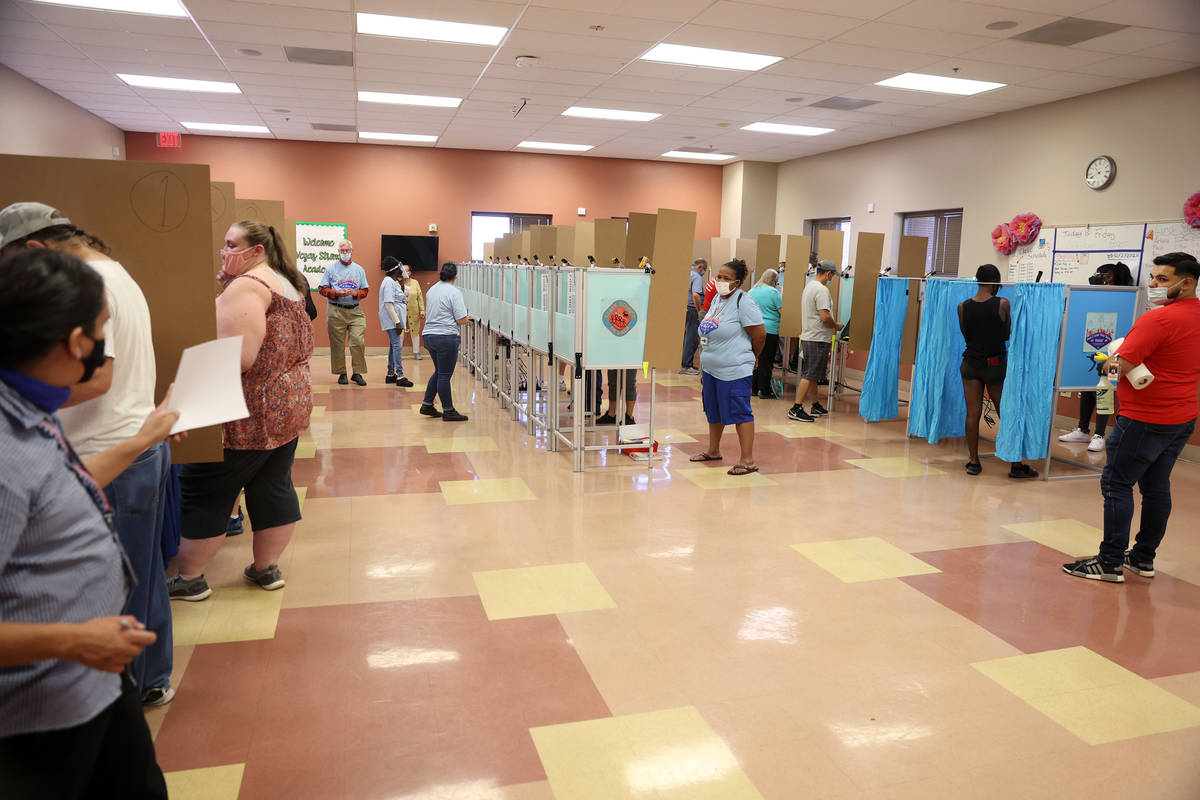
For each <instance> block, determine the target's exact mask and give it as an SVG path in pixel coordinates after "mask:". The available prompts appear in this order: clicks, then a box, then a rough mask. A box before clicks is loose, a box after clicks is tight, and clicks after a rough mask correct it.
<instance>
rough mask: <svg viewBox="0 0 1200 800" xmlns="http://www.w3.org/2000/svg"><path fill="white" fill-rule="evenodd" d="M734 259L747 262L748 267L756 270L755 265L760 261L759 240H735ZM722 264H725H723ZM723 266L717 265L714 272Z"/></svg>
mask: <svg viewBox="0 0 1200 800" xmlns="http://www.w3.org/2000/svg"><path fill="white" fill-rule="evenodd" d="M733 257H734V258H740V259H741V260H742V261H745V262H746V266H747V267H749V268H750V269H752V270H753V269H754V264H755V262H756V261H757V260H758V240H757V239H735V240H734V242H733ZM721 263H722V264H723V263H725V262H721ZM720 267H721V265H720V264H716V265H714V267H713V272H716V271H717V270H718V269H720Z"/></svg>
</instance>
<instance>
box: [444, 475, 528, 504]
mask: <svg viewBox="0 0 1200 800" xmlns="http://www.w3.org/2000/svg"><path fill="white" fill-rule="evenodd" d="M438 485H439V486H440V487H441V489H442V497H443V498H444V499H445V501H446V504H447V505H452V506H460V505H467V504H471V503H513V502H517V501H519V500H536V499H537V498H536V497H535V496H534V494H533V491H532V490H531V489H530V488H529V486H528V485H527V484H526V483H525V481H523V480H522V479H520V478H481V479H480V480H475V481H439V483H438Z"/></svg>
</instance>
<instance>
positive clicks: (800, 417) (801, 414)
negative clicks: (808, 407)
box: [787, 403, 816, 422]
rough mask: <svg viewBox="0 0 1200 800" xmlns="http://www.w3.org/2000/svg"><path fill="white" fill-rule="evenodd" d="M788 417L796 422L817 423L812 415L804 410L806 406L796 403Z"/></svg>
mask: <svg viewBox="0 0 1200 800" xmlns="http://www.w3.org/2000/svg"><path fill="white" fill-rule="evenodd" d="M787 417H788V419H791V420H795V421H796V422H816V420H815V419H813V417H812V415H810V414H809V413H808V412H807V411H805V410H804V406H802V405H800V404H799V403H796V404H795V405H794V406H792V407H791V409H790V410H789V411H788V413H787Z"/></svg>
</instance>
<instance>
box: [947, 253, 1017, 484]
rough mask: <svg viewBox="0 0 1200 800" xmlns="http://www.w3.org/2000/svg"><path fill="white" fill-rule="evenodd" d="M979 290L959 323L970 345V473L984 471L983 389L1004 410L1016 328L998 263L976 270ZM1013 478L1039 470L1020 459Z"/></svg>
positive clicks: (966, 363)
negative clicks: (1009, 345)
mask: <svg viewBox="0 0 1200 800" xmlns="http://www.w3.org/2000/svg"><path fill="white" fill-rule="evenodd" d="M975 280H976V281H977V282H978V283H979V291H978V292H977V293H976V294H975V296H974V297H972V298H971V299H969V300H964V301H963V302H961V303H959V304H958V326H959V328H960V329H961V330H962V335H963V338H964V339H966V340H967V349H966V350H964V351H963V358H962V365H961V366H960V367H959V371H960V372H961V373H962V380H963V394H965V395H966V399H967V425H966V428H967V430H966V434H967V450H968V452H969V453H970V458H969V460H968V461H967V474H968V475H978V474H979V473H980V472H982V471H983V467H982V466H981V465H980V463H979V420H980V418H981V417H982V416H983V392H984V389H985V388H986V389H987V393H988V396H989V397H990V398H991V399H992V405H993V406H995V409H996V412H997V413H999V411H1000V396H1001V394H1002V392H1003V390H1004V375H1005V373H1006V372H1007V371H1008V356H1007V350H1006V349H1005V343H1006V342H1007V341H1008V335H1009V331H1010V329H1011V328H1012V316H1011V313H1010V309H1009V304H1008V300H1006V299H1004V298H1003V297H997V296H996V293H997V292H999V291H1000V270H998V269H997V268H996V266H995V265H994V264H984V265H983V266H981V267H980V268H979V269H978V270H976V272H975ZM1008 477H1010V478H1035V477H1037V472H1035V471H1034V470H1033V469H1031V468H1030V467H1028V466H1026V465H1025V464H1022V463H1020V462H1018V463H1016V464H1013V465H1012V467H1011V468H1010V469H1009V472H1008Z"/></svg>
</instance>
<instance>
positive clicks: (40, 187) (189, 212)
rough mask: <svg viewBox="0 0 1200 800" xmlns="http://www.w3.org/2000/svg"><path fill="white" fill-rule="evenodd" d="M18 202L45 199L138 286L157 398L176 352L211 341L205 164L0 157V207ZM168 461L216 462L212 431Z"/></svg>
mask: <svg viewBox="0 0 1200 800" xmlns="http://www.w3.org/2000/svg"><path fill="white" fill-rule="evenodd" d="M23 200H36V201H39V202H42V203H48V204H49V205H52V206H54V207H55V208H57V209H58V210H60V211H62V212H63V214H65V215H66V216H67V217H68V218H70V220H71V222H73V223H74V224H75V225H76V226H78V227H80V228H83V229H84V230H86V231H87V232H88V233H92V234H95V235H96V236H99V237H100V238H101V239H103V240H104V242H105V243H107V244H108V246H109V247H111V248H112V251H113V258H115V259H117V260H118V261H120V262H121V264H122V266H124V267H125V269H126V270H127V271H128V272H129V274H130V275H132V276H133V278H134V280H136V281H137V282H138V285H139V286H141V288H142V293H143V294H145V296H146V302H147V303H148V304H149V306H150V320H151V325H152V326H153V330H154V360H155V369H156V373H157V376H158V385H157V387H156V391H155V399H157V400H161V399H162V398H163V396H164V395H165V394H166V391H167V386H168V385H169V384H170V383H171V381H172V380H173V379H174V377H175V370H176V368H177V367H178V366H179V357H180V355H181V354H182V352H183V350H184V348H186V347H191V346H192V345H196V344H200V343H202V342H207V341H209V340H210V339H215V338H216V336H217V323H216V312H215V306H214V300H213V298H214V297H215V296H216V293H217V284H216V281H215V280H214V275H215V273H214V271H213V259H212V255H211V253H212V245H213V217H212V210H211V208H210V205H211V202H212V186H211V185H210V182H209V177H208V166H207V165H200V164H168V163H157V162H142V161H107V160H99V159H95V160H94V159H86V158H43V157H37V156H8V155H0V208H3V207H5V206H7V205H9V204H10V203H16V202H20V201H23ZM222 233H224V232H222ZM222 238H223V237H222ZM171 455H172V458H173V459H174V460H175V461H176V463H187V462H195V461H220V460H221V458H222V449H221V429H220V427H218V426H213V427H210V428H201V429H199V430H194V431H192V432H191V433H189V434H188V438H187V439H185V440H184V441H183V442H180V443H179V444H175V445H172V446H171Z"/></svg>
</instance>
